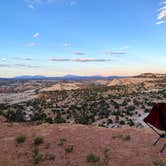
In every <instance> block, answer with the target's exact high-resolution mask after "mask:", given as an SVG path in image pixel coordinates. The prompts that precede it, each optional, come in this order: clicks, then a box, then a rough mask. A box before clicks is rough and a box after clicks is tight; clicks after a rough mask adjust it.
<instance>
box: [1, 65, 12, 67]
mask: <svg viewBox="0 0 166 166" xmlns="http://www.w3.org/2000/svg"><path fill="white" fill-rule="evenodd" d="M0 67H10V65H8V64H0Z"/></svg>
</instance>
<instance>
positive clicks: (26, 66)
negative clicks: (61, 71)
mask: <svg viewBox="0 0 166 166" xmlns="http://www.w3.org/2000/svg"><path fill="white" fill-rule="evenodd" d="M13 66H14V67H21V68H39V67H40V66H35V65H25V64H14V65H13Z"/></svg>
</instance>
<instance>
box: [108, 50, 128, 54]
mask: <svg viewBox="0 0 166 166" xmlns="http://www.w3.org/2000/svg"><path fill="white" fill-rule="evenodd" d="M105 54H106V55H125V54H127V52H126V51H107V52H105Z"/></svg>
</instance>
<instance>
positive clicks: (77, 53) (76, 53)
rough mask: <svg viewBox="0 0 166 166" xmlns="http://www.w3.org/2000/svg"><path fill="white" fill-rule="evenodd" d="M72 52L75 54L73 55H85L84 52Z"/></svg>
mask: <svg viewBox="0 0 166 166" xmlns="http://www.w3.org/2000/svg"><path fill="white" fill-rule="evenodd" d="M73 54H75V55H85V54H86V53H85V52H79V51H78V52H73Z"/></svg>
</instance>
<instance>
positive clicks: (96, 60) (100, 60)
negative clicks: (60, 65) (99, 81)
mask: <svg viewBox="0 0 166 166" xmlns="http://www.w3.org/2000/svg"><path fill="white" fill-rule="evenodd" d="M49 60H50V61H54V62H109V61H111V60H110V59H97V58H68V59H67V58H52V59H49Z"/></svg>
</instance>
